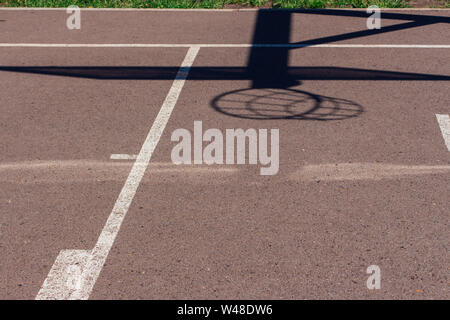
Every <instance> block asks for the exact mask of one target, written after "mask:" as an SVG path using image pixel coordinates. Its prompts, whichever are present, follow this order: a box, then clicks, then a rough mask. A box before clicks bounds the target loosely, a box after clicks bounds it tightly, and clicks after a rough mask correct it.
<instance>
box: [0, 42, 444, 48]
mask: <svg viewBox="0 0 450 320" xmlns="http://www.w3.org/2000/svg"><path fill="white" fill-rule="evenodd" d="M0 47H4V48H21V47H23V48H29V47H36V48H191V47H200V48H306V47H309V48H398V49H401V48H404V49H450V44H308V43H303V44H295V43H285V44H283V43H280V44H278V43H274V44H245V43H244V44H232V43H230V44H227V43H216V44H213V43H211V44H185V43H0Z"/></svg>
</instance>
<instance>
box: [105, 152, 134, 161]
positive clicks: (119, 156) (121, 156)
mask: <svg viewBox="0 0 450 320" xmlns="http://www.w3.org/2000/svg"><path fill="white" fill-rule="evenodd" d="M109 158H110V159H111V160H135V159H136V158H137V154H121V153H113V154H112V155H111V156H110V157H109Z"/></svg>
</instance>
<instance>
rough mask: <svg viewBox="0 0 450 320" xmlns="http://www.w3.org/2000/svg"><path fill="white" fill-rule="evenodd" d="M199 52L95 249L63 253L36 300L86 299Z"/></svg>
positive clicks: (178, 81) (176, 85) (189, 58)
mask: <svg viewBox="0 0 450 320" xmlns="http://www.w3.org/2000/svg"><path fill="white" fill-rule="evenodd" d="M199 50H200V48H199V47H191V48H189V50H188V52H187V54H186V57H185V58H184V61H183V62H182V64H181V66H180V68H179V70H178V73H177V75H176V78H175V80H174V81H173V84H172V87H171V88H170V90H169V93H168V94H167V97H166V99H165V100H164V103H163V105H162V107H161V109H160V111H159V113H158V115H157V116H156V119H155V121H154V122H153V125H152V127H151V129H150V131H149V133H148V135H147V138H146V139H145V142H144V144H143V145H142V148H141V150H140V152H139V154H138V156H137V159H136V161H135V162H134V164H133V167H132V169H131V171H130V174H129V175H128V178H127V180H126V182H125V184H124V186H123V188H122V191H121V192H120V194H119V197H118V198H117V200H116V203H115V204H114V208H113V209H112V212H111V214H110V215H109V217H108V220H107V221H106V224H105V226H104V227H103V230H102V232H101V234H100V236H99V238H98V240H97V243H96V244H95V247H94V248H93V249H92V250H90V251H86V250H70V251H68V250H62V251H61V253H60V256H58V257H57V258H56V261H55V264H54V265H53V266H52V268H51V270H50V272H49V274H48V276H47V278H46V279H45V281H44V283H43V285H42V287H41V289H40V290H39V293H38V294H37V296H36V299H83V300H85V299H88V298H89V295H90V294H91V292H92V289H93V287H94V284H95V282H96V281H97V278H98V276H99V274H100V271H101V270H102V268H103V265H104V264H105V261H106V258H107V257H108V254H109V251H110V250H111V247H112V245H113V243H114V240H115V239H116V236H117V234H118V232H119V229H120V226H121V224H122V222H123V220H124V219H125V216H126V214H127V212H128V208H129V207H130V205H131V202H132V201H133V198H134V195H135V193H136V190H137V188H138V186H139V184H140V182H141V180H142V177H143V176H144V173H145V170H146V168H147V166H148V164H149V162H150V158H151V157H152V154H153V151H154V150H155V148H156V146H157V144H158V142H159V139H160V138H161V135H162V133H163V131H164V128H165V127H166V125H167V122H168V121H169V118H170V115H171V114H172V111H173V109H174V107H175V104H176V102H177V100H178V97H179V96H180V92H181V89H182V88H183V86H184V83H185V81H186V78H187V76H188V73H189V69H190V67H191V66H192V64H193V63H194V60H195V57H196V56H197V53H198V51H199ZM80 252H82V254H80ZM72 253H73V255H72ZM77 268H78V269H79V272H78V273H77V274H76V275H75V276H73V275H70V276H68V273H70V272H71V271H69V270H73V269H75V270H77ZM68 278H70V281H68ZM74 284H76V285H74Z"/></svg>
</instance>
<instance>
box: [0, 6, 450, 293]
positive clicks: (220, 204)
mask: <svg viewBox="0 0 450 320" xmlns="http://www.w3.org/2000/svg"><path fill="white" fill-rule="evenodd" d="M68 16H69V15H68V14H67V13H66V12H65V10H11V9H1V10H0V30H1V32H0V87H1V94H0V108H1V109H0V112H1V114H2V116H1V117H0V128H1V140H0V150H1V153H0V189H1V191H2V192H1V193H0V212H1V215H0V223H1V226H0V257H1V259H0V276H1V277H0V298H1V299H35V298H36V297H37V298H40V299H86V298H90V299H350V298H352V299H391V298H394V299H448V298H450V295H449V291H448V288H449V278H448V270H449V262H450V261H449V255H448V248H449V238H450V237H449V213H450V201H449V200H450V197H449V194H450V141H449V139H450V120H449V118H448V115H449V114H450V96H449V91H450V90H449V89H450V63H449V61H450V38H449V35H450V11H449V10H423V11H420V10H392V11H383V13H382V16H381V17H382V28H381V29H380V30H375V31H370V30H367V27H366V19H367V16H368V15H367V14H366V13H365V11H360V10H352V11H350V10H325V11H321V13H319V11H276V12H275V11H271V12H268V11H264V10H263V11H257V10H243V11H232V10H227V11H207V10H205V11H185V10H180V11H170V10H169V11H164V10H161V11H153V10H141V11H136V10H82V11H81V29H80V30H69V29H68V28H67V27H66V20H67V18H68ZM342 35H344V36H342ZM274 43H275V44H278V47H276V48H273V47H272V48H260V47H258V46H251V44H257V45H261V44H264V45H267V44H274ZM287 43H289V44H291V47H288V46H286V44H287ZM292 44H294V46H293V45H292ZM311 44H314V45H317V46H312V47H309V45H311ZM102 45H103V47H102ZM191 45H193V46H191ZM355 45H357V46H355ZM295 46H297V47H295ZM180 67H182V68H181V69H180ZM189 68H190V69H189ZM172 108H173V109H172ZM194 121H202V125H203V131H205V130H206V129H208V128H217V129H219V130H221V131H222V132H223V133H225V129H227V128H233V129H237V128H242V129H244V130H246V129H249V128H253V129H256V130H258V129H268V130H270V129H275V128H278V129H279V162H280V163H279V171H278V173H277V174H275V175H267V176H263V175H260V168H261V165H260V164H257V165H249V164H246V165H229V164H223V165H207V164H195V165H179V166H177V165H175V164H173V163H172V160H171V152H172V149H173V147H174V146H175V145H176V144H177V143H176V142H173V141H171V134H172V132H174V131H175V130H176V129H180V128H185V129H188V130H189V131H191V132H193V127H194ZM203 145H204V146H206V145H207V143H204V144H203ZM115 154H120V155H122V154H123V155H130V156H131V157H132V156H134V155H138V156H137V157H138V159H137V160H136V161H135V160H134V159H122V160H120V159H119V160H117V159H111V155H115ZM370 265H377V266H379V268H380V270H381V288H380V289H375V290H369V289H368V288H367V286H366V282H367V279H368V277H369V274H367V273H366V269H367V267H368V266H370Z"/></svg>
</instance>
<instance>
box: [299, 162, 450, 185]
mask: <svg viewBox="0 0 450 320" xmlns="http://www.w3.org/2000/svg"><path fill="white" fill-rule="evenodd" d="M449 173H450V165H402V164H383V163H330V164H317V165H307V166H303V167H302V168H301V169H300V170H299V171H298V172H296V173H295V174H294V176H293V178H294V179H296V180H302V181H306V182H310V181H318V180H320V181H340V180H382V179H395V178H398V177H401V176H408V175H424V174H449Z"/></svg>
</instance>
